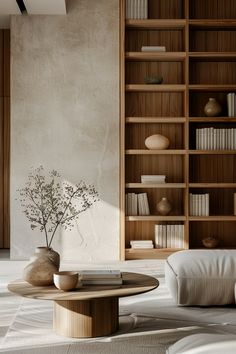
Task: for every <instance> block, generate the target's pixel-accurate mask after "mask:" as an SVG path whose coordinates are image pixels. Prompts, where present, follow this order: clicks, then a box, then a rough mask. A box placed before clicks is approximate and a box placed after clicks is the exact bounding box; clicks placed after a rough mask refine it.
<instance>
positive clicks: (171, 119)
mask: <svg viewBox="0 0 236 354" xmlns="http://www.w3.org/2000/svg"><path fill="white" fill-rule="evenodd" d="M235 121H236V118H235ZM125 122H126V123H162V124H166V123H167V124H168V123H172V124H173V123H174V124H175V123H176V124H177V123H186V118H185V117H126V118H125Z"/></svg>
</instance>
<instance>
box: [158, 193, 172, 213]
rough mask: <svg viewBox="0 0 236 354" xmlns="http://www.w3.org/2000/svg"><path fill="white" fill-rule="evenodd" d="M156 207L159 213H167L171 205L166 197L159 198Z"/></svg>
mask: <svg viewBox="0 0 236 354" xmlns="http://www.w3.org/2000/svg"><path fill="white" fill-rule="evenodd" d="M156 209H157V211H158V213H159V214H160V215H163V216H164V215H168V214H169V213H170V211H171V209H172V205H171V203H170V202H169V200H168V199H167V198H165V197H164V198H161V200H160V202H159V203H157V206H156Z"/></svg>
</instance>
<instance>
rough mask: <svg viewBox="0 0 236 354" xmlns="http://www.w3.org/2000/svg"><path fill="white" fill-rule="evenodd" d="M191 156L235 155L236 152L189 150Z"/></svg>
mask: <svg viewBox="0 0 236 354" xmlns="http://www.w3.org/2000/svg"><path fill="white" fill-rule="evenodd" d="M189 154H190V155H235V154H236V151H235V150H189Z"/></svg>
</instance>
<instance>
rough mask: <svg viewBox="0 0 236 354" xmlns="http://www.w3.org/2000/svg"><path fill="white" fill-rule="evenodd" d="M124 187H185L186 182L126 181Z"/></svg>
mask: <svg viewBox="0 0 236 354" xmlns="http://www.w3.org/2000/svg"><path fill="white" fill-rule="evenodd" d="M235 186H236V184H235ZM125 187H126V188H186V183H126V184H125Z"/></svg>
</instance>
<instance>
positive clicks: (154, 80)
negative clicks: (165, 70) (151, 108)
mask: <svg viewBox="0 0 236 354" xmlns="http://www.w3.org/2000/svg"><path fill="white" fill-rule="evenodd" d="M144 82H145V84H149V85H157V84H161V83H162V82H163V77H162V76H145V78H144Z"/></svg>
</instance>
